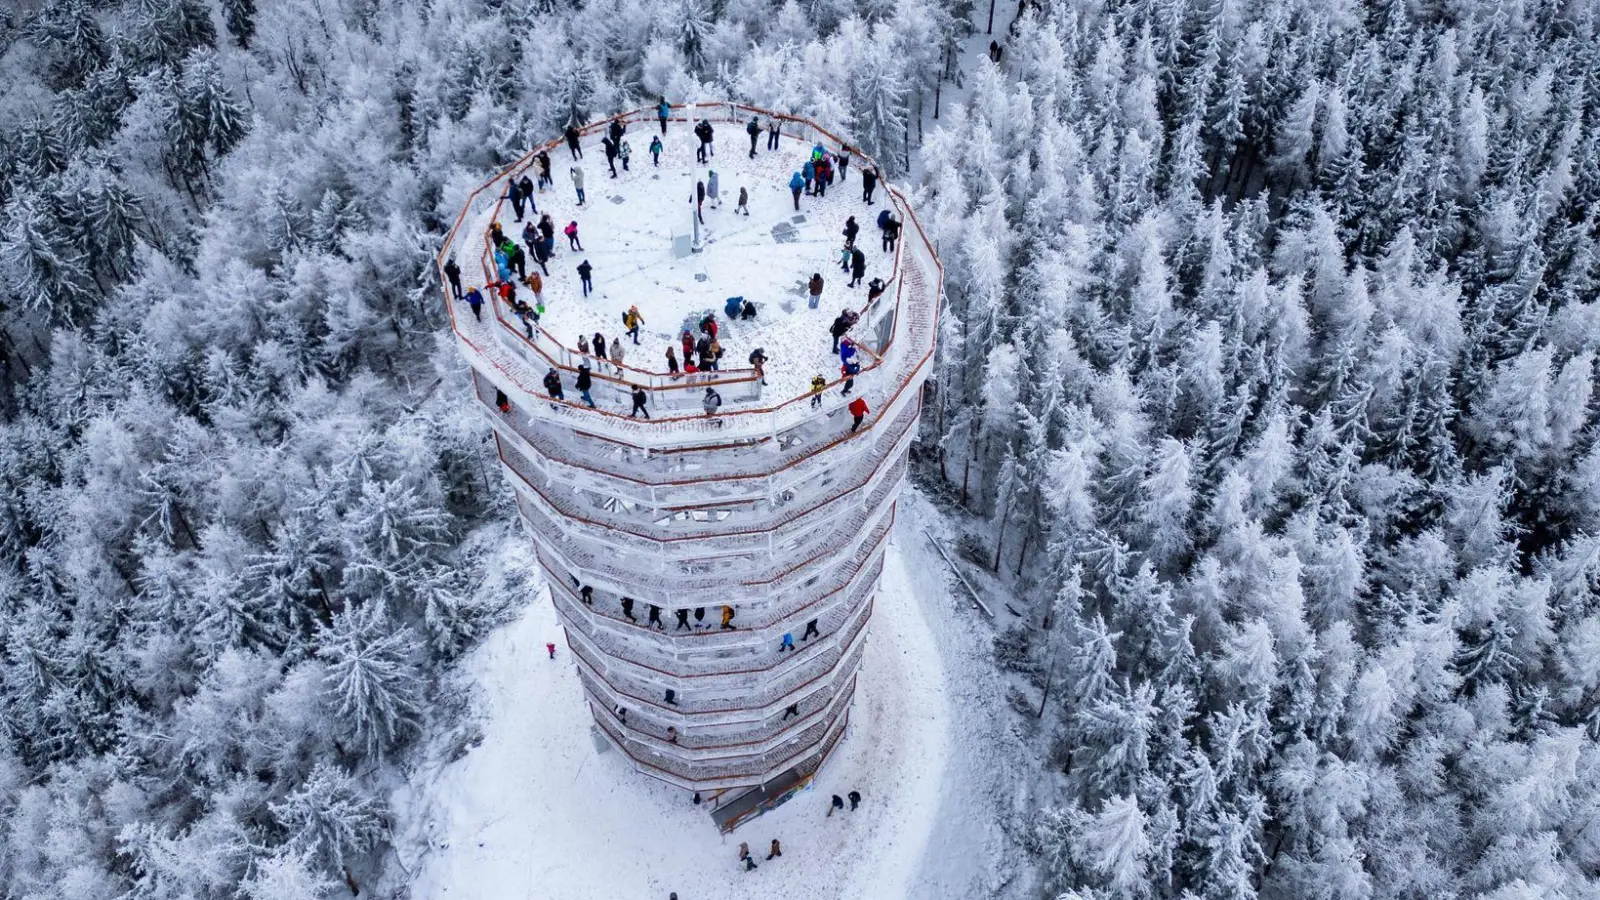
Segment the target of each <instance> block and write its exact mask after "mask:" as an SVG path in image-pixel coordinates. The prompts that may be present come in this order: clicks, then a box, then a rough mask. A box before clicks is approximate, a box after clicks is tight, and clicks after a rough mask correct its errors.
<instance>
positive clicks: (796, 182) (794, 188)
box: [789, 172, 806, 212]
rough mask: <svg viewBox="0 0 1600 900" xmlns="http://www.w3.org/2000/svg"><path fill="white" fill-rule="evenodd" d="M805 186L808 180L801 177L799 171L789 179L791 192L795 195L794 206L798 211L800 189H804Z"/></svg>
mask: <svg viewBox="0 0 1600 900" xmlns="http://www.w3.org/2000/svg"><path fill="white" fill-rule="evenodd" d="M805 186H806V180H805V179H804V178H801V177H800V173H799V172H796V173H794V176H793V177H791V178H790V179H789V193H791V194H793V195H794V208H795V211H796V212H799V211H800V191H801V190H803V189H804V188H805Z"/></svg>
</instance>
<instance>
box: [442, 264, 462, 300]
mask: <svg viewBox="0 0 1600 900" xmlns="http://www.w3.org/2000/svg"><path fill="white" fill-rule="evenodd" d="M444 277H445V279H446V280H448V281H449V282H450V292H451V293H452V294H454V295H455V298H456V299H457V300H460V299H461V267H460V266H458V265H456V258H455V257H454V256H452V257H450V258H449V259H447V260H445V262H444Z"/></svg>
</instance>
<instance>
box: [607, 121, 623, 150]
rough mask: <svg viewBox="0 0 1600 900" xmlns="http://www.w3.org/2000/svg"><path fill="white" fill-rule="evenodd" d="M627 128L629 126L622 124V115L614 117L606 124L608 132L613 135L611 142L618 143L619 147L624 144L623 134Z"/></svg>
mask: <svg viewBox="0 0 1600 900" xmlns="http://www.w3.org/2000/svg"><path fill="white" fill-rule="evenodd" d="M627 130H628V126H626V125H624V124H622V117H621V116H618V117H616V118H615V119H612V120H611V124H610V125H607V126H606V134H608V135H610V136H611V143H613V144H616V145H617V146H618V147H621V146H622V135H623V134H624V133H625V132H626V131H627Z"/></svg>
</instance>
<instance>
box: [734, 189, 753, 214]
mask: <svg viewBox="0 0 1600 900" xmlns="http://www.w3.org/2000/svg"><path fill="white" fill-rule="evenodd" d="M733 211H734V213H735V214H737V213H744V214H745V215H747V216H748V215H750V195H749V194H748V193H747V192H746V191H745V189H744V188H739V205H738V206H735V207H734V208H733Z"/></svg>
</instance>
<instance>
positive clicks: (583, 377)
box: [573, 363, 594, 409]
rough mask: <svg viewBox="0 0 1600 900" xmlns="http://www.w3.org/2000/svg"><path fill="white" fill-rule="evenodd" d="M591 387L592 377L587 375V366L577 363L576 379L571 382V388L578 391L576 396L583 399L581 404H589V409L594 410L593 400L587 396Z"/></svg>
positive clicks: (592, 383)
mask: <svg viewBox="0 0 1600 900" xmlns="http://www.w3.org/2000/svg"><path fill="white" fill-rule="evenodd" d="M593 386H594V377H593V376H592V375H590V373H589V364H588V363H578V377H577V378H576V379H575V380H574V381H573V387H576V388H577V389H578V396H580V397H582V398H583V402H585V403H587V404H589V408H590V409H594V398H593V397H591V396H589V388H591V387H593Z"/></svg>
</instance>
